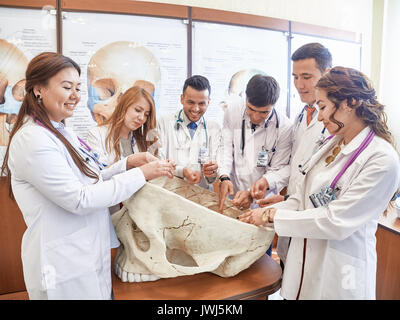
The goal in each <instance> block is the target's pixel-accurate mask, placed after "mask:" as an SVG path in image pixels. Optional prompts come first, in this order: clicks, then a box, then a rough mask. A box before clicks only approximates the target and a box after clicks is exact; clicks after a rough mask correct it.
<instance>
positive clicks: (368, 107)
mask: <svg viewBox="0 0 400 320" xmlns="http://www.w3.org/2000/svg"><path fill="white" fill-rule="evenodd" d="M315 87H316V88H318V89H322V90H323V91H325V92H326V94H327V97H328V99H329V100H330V101H332V102H333V103H334V105H335V112H334V113H333V114H332V115H331V117H330V120H331V121H332V122H334V123H335V124H337V125H338V126H339V129H340V128H342V127H343V123H341V122H339V121H337V120H336V119H335V118H334V115H335V113H336V111H337V110H338V108H339V105H340V104H341V103H342V102H343V101H346V103H347V105H348V106H349V107H350V108H352V109H354V110H355V114H356V116H357V117H358V118H359V119H361V120H362V121H363V122H364V123H365V125H367V126H368V127H370V128H371V129H372V130H373V131H374V132H375V134H376V135H377V136H378V137H381V138H383V139H385V140H386V141H387V142H389V143H390V144H391V145H392V146H393V147H394V139H393V135H392V134H391V132H390V131H389V128H388V126H387V115H386V113H385V110H384V105H383V104H381V103H380V102H379V101H378V100H377V97H376V92H375V89H374V88H373V87H372V84H371V81H370V80H369V79H368V77H367V76H366V75H364V74H363V73H362V72H360V71H358V70H355V69H352V68H345V67H334V68H332V69H330V70H329V71H328V72H327V73H325V74H324V75H323V76H322V77H321V79H320V80H319V81H318V82H317V84H316V86H315Z"/></svg>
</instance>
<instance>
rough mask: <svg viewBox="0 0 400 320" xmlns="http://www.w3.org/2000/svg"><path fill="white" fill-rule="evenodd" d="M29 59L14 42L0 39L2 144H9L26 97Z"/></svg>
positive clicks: (0, 140) (0, 120) (0, 143)
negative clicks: (25, 89)
mask: <svg viewBox="0 0 400 320" xmlns="http://www.w3.org/2000/svg"><path fill="white" fill-rule="evenodd" d="M27 66H28V59H27V58H26V57H25V55H24V54H23V53H22V52H21V51H20V50H19V49H18V48H17V47H16V46H15V45H13V44H12V43H10V42H8V41H6V40H3V39H0V146H6V145H8V140H9V136H10V133H11V130H12V126H13V124H14V123H15V121H16V120H17V114H18V112H19V108H20V107H21V103H22V100H23V99H24V87H25V71H26V67H27Z"/></svg>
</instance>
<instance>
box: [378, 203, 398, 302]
mask: <svg viewBox="0 0 400 320" xmlns="http://www.w3.org/2000/svg"><path fill="white" fill-rule="evenodd" d="M399 248H400V218H399V217H398V216H397V212H396V210H395V209H393V208H391V209H389V210H388V212H387V215H386V216H385V215H382V216H381V217H380V218H379V224H378V230H377V231H376V251H377V255H378V264H377V272H376V298H377V299H378V300H382V299H385V300H387V299H389V300H390V299H395V300H399V299H400V272H399V270H400V250H399Z"/></svg>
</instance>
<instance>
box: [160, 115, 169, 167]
mask: <svg viewBox="0 0 400 320" xmlns="http://www.w3.org/2000/svg"><path fill="white" fill-rule="evenodd" d="M157 132H158V139H159V142H160V147H159V148H158V156H159V157H160V158H161V159H162V160H166V159H167V154H166V151H167V148H168V146H167V141H166V138H165V137H166V132H165V128H164V121H163V119H162V118H161V119H159V120H158V121H157Z"/></svg>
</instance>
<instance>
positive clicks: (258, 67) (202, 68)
mask: <svg viewBox="0 0 400 320" xmlns="http://www.w3.org/2000/svg"><path fill="white" fill-rule="evenodd" d="M193 25H194V27H193V74H201V75H204V76H205V77H207V78H208V79H209V80H210V84H211V102H210V105H209V107H208V110H207V113H206V118H212V119H214V120H216V121H217V122H218V123H220V124H222V121H223V114H224V110H225V109H226V107H227V104H229V100H230V99H232V97H233V96H238V95H239V96H242V97H244V93H245V90H246V85H247V82H248V81H249V80H250V78H251V77H252V76H253V75H255V74H265V75H269V76H272V77H274V78H275V79H276V80H277V81H278V83H279V86H280V89H281V90H280V97H279V100H278V102H277V103H276V105H275V107H276V108H277V109H278V110H280V111H281V112H282V113H286V100H287V97H286V95H287V50H288V45H287V36H286V34H285V33H284V32H279V31H271V30H266V29H260V28H251V27H243V26H233V25H223V24H215V23H208V22H194V23H193Z"/></svg>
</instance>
